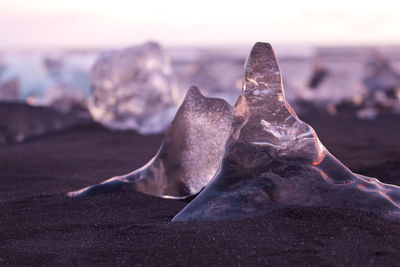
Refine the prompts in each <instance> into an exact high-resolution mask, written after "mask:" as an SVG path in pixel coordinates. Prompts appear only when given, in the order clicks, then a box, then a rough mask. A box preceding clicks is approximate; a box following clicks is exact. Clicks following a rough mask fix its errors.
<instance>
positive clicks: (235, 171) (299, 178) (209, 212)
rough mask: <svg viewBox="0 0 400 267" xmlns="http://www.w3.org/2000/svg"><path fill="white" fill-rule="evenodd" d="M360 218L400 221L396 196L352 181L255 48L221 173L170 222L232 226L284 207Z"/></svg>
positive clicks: (260, 46)
mask: <svg viewBox="0 0 400 267" xmlns="http://www.w3.org/2000/svg"><path fill="white" fill-rule="evenodd" d="M292 205H296V206H329V207H338V208H352V209H360V210H367V211H371V212H374V213H376V214H378V215H379V216H382V217H384V218H388V219H393V220H399V219H400V188H399V187H397V186H394V185H387V184H383V183H381V182H379V181H378V180H377V179H374V178H369V177H365V176H362V175H357V174H354V173H352V172H351V171H350V170H349V169H348V168H347V167H346V166H344V165H343V164H342V163H341V162H339V161H338V160H337V159H336V158H335V157H334V156H333V155H331V154H330V153H329V152H328V151H327V150H326V148H325V147H324V146H323V145H322V144H321V142H320V141H319V139H318V137H317V135H316V133H315V132H314V130H313V129H312V128H311V127H310V126H309V125H307V124H306V123H304V122H302V121H301V120H300V119H299V118H298V117H297V115H296V114H295V112H294V111H293V109H292V108H291V107H290V105H289V104H288V102H287V101H286V100H285V95H284V91H283V87H282V82H281V75H280V70H279V67H278V62H277V60H276V58H275V54H274V52H273V50H272V48H271V46H270V45H269V44H266V43H256V44H255V45H254V47H253V49H252V51H251V53H250V55H249V57H248V59H247V63H246V69H245V75H244V82H243V92H242V95H241V96H240V97H239V99H238V101H237V104H236V106H235V111H234V118H233V123H232V129H231V133H230V136H229V137H228V140H227V143H226V147H225V154H224V156H223V159H222V165H221V167H220V169H219V171H218V173H217V175H216V176H215V177H214V178H213V180H212V181H211V182H210V184H209V185H208V186H207V187H206V188H205V189H204V190H203V191H202V192H201V193H200V194H199V195H198V196H197V197H196V198H195V199H194V200H193V201H192V202H191V203H190V204H188V205H187V206H186V207H185V208H184V209H183V210H182V211H181V212H180V213H179V214H177V215H176V216H175V217H174V218H173V221H205V220H235V219H242V218H246V217H252V216H258V215H262V214H265V213H267V212H270V211H273V210H277V209H281V208H284V207H288V206H292Z"/></svg>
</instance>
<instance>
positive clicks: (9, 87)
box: [0, 78, 19, 101]
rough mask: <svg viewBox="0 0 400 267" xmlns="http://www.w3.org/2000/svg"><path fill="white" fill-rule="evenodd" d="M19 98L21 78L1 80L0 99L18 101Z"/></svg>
mask: <svg viewBox="0 0 400 267" xmlns="http://www.w3.org/2000/svg"><path fill="white" fill-rule="evenodd" d="M18 98H19V80H18V79H17V78H12V79H10V80H6V81H3V82H0V101H17V100H18Z"/></svg>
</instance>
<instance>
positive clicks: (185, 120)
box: [69, 87, 233, 198]
mask: <svg viewBox="0 0 400 267" xmlns="http://www.w3.org/2000/svg"><path fill="white" fill-rule="evenodd" d="M232 118H233V110H232V107H231V106H230V105H229V104H228V103H227V102H225V101H224V100H222V99H217V98H207V97H204V96H202V95H201V93H200V91H199V89H197V88H196V87H192V88H191V89H190V90H189V92H188V93H187V95H186V98H185V100H184V101H183V103H182V105H181V107H180V108H179V110H178V112H177V114H176V116H175V118H174V120H173V121H172V123H171V125H170V127H169V128H168V131H167V133H166V134H165V137H164V141H163V143H162V144H161V147H160V149H159V151H158V152H157V154H156V155H155V156H154V158H153V159H152V160H150V162H148V163H147V164H146V165H145V166H143V167H142V168H140V169H138V170H135V171H133V172H131V173H129V174H127V175H123V176H118V177H114V178H111V179H109V180H106V181H105V182H103V183H101V184H99V185H94V186H90V187H87V188H84V189H82V190H79V191H75V192H71V193H69V196H72V197H74V196H88V195H92V194H95V193H98V192H106V191H113V190H115V189H118V188H132V189H134V190H136V191H140V192H143V193H146V194H151V195H155V196H159V197H164V198H185V197H188V196H191V195H193V194H196V193H198V192H199V191H200V190H201V189H202V188H203V187H204V186H206V185H207V183H208V182H209V181H210V180H211V178H212V177H213V176H214V174H215V173H216V171H217V169H218V167H219V162H220V160H221V158H222V154H223V150H224V145H225V142H226V139H227V137H228V134H229V129H230V126H231V122H232Z"/></svg>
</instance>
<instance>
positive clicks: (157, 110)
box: [89, 42, 180, 134]
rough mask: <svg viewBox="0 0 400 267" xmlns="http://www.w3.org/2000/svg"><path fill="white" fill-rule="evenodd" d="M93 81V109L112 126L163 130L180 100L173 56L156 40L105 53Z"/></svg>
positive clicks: (153, 130)
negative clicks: (172, 66) (172, 62)
mask: <svg viewBox="0 0 400 267" xmlns="http://www.w3.org/2000/svg"><path fill="white" fill-rule="evenodd" d="M91 83H92V94H91V97H90V100H89V110H90V113H91V114H92V117H93V118H94V120H96V121H98V122H100V123H101V124H103V125H105V126H106V127H109V128H111V129H135V130H137V131H138V132H140V133H142V134H151V133H158V132H161V131H163V130H165V129H166V128H167V127H168V125H169V123H170V122H171V120H172V118H173V117H174V114H175V112H176V109H177V107H178V105H179V102H180V99H179V92H178V88H177V85H176V83H175V79H174V76H173V73H172V69H171V62H170V58H169V57H168V56H167V55H166V54H165V53H164V51H163V49H162V48H161V47H160V45H158V44H157V43H153V42H148V43H145V44H143V45H140V46H135V47H129V48H126V49H123V50H119V51H115V52H108V53H104V54H103V55H102V56H100V58H99V59H98V60H97V62H96V63H95V65H94V67H93V70H92V74H91Z"/></svg>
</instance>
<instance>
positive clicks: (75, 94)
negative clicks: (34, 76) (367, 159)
mask: <svg viewBox="0 0 400 267" xmlns="http://www.w3.org/2000/svg"><path fill="white" fill-rule="evenodd" d="M41 104H42V105H44V106H50V107H53V108H54V109H56V110H58V111H60V112H62V113H65V114H67V113H75V114H81V115H82V116H84V117H89V118H90V115H89V114H88V110H87V104H86V97H85V95H84V93H83V92H82V91H81V90H79V89H77V88H73V87H70V86H67V85H59V86H55V87H53V88H52V89H50V90H48V91H47V93H46V95H45V96H44V98H43V100H42V101H41Z"/></svg>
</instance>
